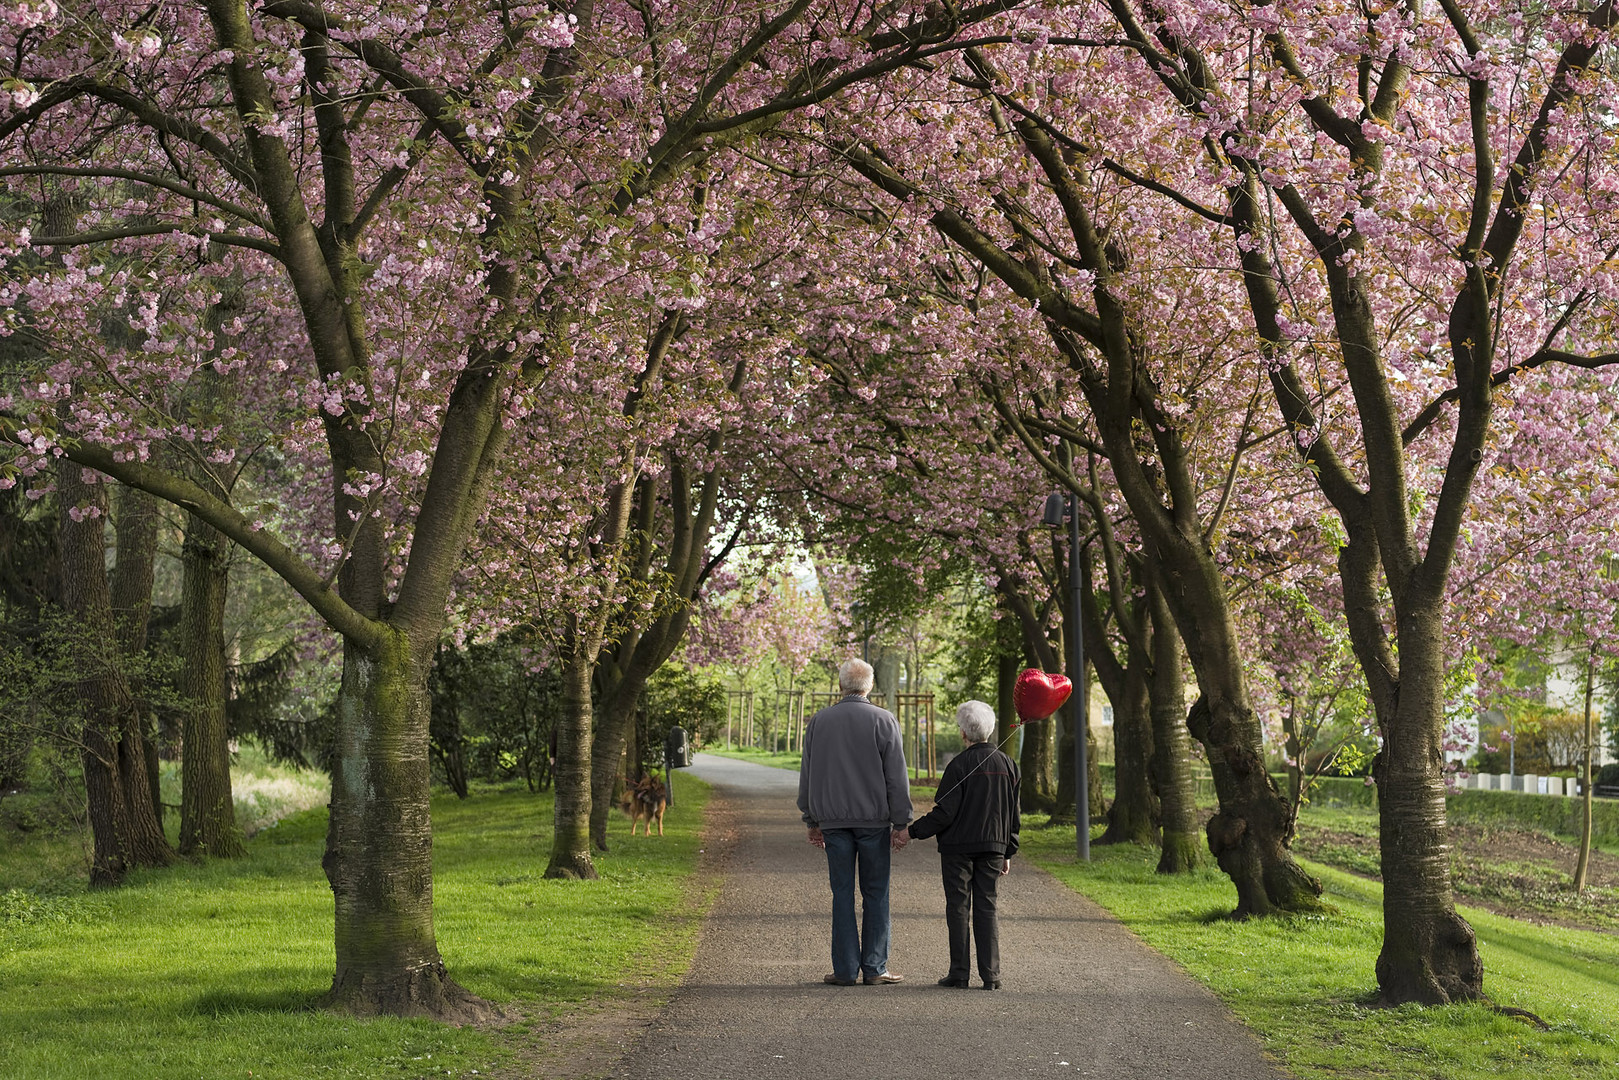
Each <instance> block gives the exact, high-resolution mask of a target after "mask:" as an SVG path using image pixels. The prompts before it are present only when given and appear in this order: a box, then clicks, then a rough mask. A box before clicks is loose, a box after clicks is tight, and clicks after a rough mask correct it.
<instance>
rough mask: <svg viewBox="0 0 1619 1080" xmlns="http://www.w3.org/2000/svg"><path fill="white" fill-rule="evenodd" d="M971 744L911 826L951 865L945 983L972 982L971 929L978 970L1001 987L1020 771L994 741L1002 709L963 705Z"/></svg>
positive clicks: (960, 721)
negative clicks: (998, 910)
mask: <svg viewBox="0 0 1619 1080" xmlns="http://www.w3.org/2000/svg"><path fill="white" fill-rule="evenodd" d="M956 726H957V727H959V728H960V729H961V738H962V741H963V742H965V743H966V745H967V749H965V750H963V751H962V752H961V753H960V754H957V755H956V756H955V757H954V758H952V759H951V761H950V764H949V765H947V766H945V770H944V776H943V777H942V778H941V779H940V780H939V798H938V801H937V802H936V803H935V804H934V806H933V809H932V811H930V812H929V813H927V814H925V815H923V816H922V817H920V818H918V819H917V820H916V821H914V822H912V823H911V826H910V830H909V831H910V834H911V836H912V837H914V838H916V839H918V840H924V839H926V838H927V837H929V836H937V837H938V838H939V862H940V863H941V864H942V867H943V870H944V921H945V925H946V926H947V927H948V928H949V931H950V973H949V974H948V975H946V976H945V977H944V978H942V979H940V980H939V985H940V986H956V987H966V986H968V985H969V983H968V973H969V970H970V968H969V966H968V964H969V961H970V960H971V959H972V954H971V952H970V951H969V937H968V927H969V925H970V926H971V930H972V935H971V936H972V937H974V938H977V939H978V974H979V977H980V978H982V979H983V980H984V989H985V990H999V989H1000V988H1001V948H1000V938H999V934H998V932H997V929H996V925H995V885H996V883H997V882H998V881H999V879H1000V877H1001V875H1002V874H1005V873H1006V872H1007V871H1009V870H1011V869H1012V856H1013V855H1016V854H1017V848H1018V826H1019V824H1020V819H1019V814H1018V769H1017V766H1016V765H1015V764H1013V762H1012V759H1011V758H1009V757H1007V756H1006V755H1005V754H1003V753H1001V752H1000V751H999V750H997V749H996V748H995V747H993V746H991V745H990V742H989V740H990V738H991V737H993V736H994V734H995V710H993V709H991V708H990V707H989V706H988V705H985V704H984V703H983V702H982V701H969V702H967V703H965V704H964V705H962V706H961V707H960V708H958V709H957V710H956Z"/></svg>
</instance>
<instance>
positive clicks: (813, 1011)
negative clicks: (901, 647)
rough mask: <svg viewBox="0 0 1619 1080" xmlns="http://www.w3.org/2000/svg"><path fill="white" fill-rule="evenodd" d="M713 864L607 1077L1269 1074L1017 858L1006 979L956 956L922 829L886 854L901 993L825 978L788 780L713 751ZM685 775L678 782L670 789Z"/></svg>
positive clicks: (1233, 1028) (1147, 961) (1155, 959)
mask: <svg viewBox="0 0 1619 1080" xmlns="http://www.w3.org/2000/svg"><path fill="white" fill-rule="evenodd" d="M691 771H692V772H694V773H696V774H697V775H698V776H700V777H702V778H703V779H704V780H707V781H708V782H709V783H711V784H713V785H714V799H713V802H712V803H711V804H710V805H711V807H712V808H713V813H714V824H713V828H714V833H713V834H712V836H713V841H714V842H715V843H718V844H720V845H722V847H721V852H720V867H721V870H722V871H723V873H724V875H725V881H724V885H723V887H722V890H721V893H720V896H719V899H718V901H717V902H716V903H715V906H714V909H713V912H712V914H711V915H710V916H709V919H708V921H707V923H706V924H705V926H704V928H703V933H702V938H701V940H700V942H699V944H698V948H697V958H696V962H695V963H694V964H693V966H692V970H691V971H690V972H689V973H688V975H687V977H686V980H685V982H684V983H683V984H682V986H681V987H680V989H679V990H678V991H677V992H676V994H675V996H674V998H673V1000H672V1001H671V1002H670V1004H669V1006H668V1008H666V1009H665V1010H664V1011H663V1013H662V1015H661V1016H660V1017H659V1018H658V1019H657V1020H656V1021H655V1022H654V1023H653V1024H652V1025H651V1026H650V1027H649V1028H648V1029H647V1030H646V1032H645V1033H644V1035H643V1036H642V1037H641V1038H640V1039H639V1040H638V1042H637V1043H636V1045H634V1046H633V1047H632V1048H631V1050H630V1052H629V1054H628V1055H627V1056H626V1057H625V1058H624V1059H623V1060H622V1061H621V1062H620V1063H619V1065H618V1067H617V1069H615V1070H614V1073H613V1075H615V1076H621V1077H626V1078H630V1080H822V1078H824V1077H849V1078H851V1080H951V1078H962V1080H975V1078H980V1077H982V1078H986V1080H987V1078H992V1077H993V1078H1001V1077H1024V1076H1034V1077H1053V1078H1055V1077H1099V1078H1107V1080H1134V1078H1138V1077H1139V1078H1142V1080H1147V1078H1151V1080H1161V1078H1172V1080H1281V1078H1284V1077H1285V1076H1286V1074H1285V1073H1284V1072H1283V1071H1281V1070H1280V1069H1279V1068H1278V1067H1277V1065H1276V1064H1275V1063H1274V1062H1273V1061H1271V1060H1269V1059H1268V1058H1266V1057H1265V1056H1264V1054H1263V1053H1262V1052H1261V1050H1260V1046H1259V1042H1258V1040H1257V1039H1255V1038H1254V1037H1253V1035H1252V1034H1251V1033H1249V1032H1248V1031H1247V1030H1246V1029H1245V1028H1243V1027H1242V1026H1241V1025H1239V1024H1238V1023H1237V1022H1236V1020H1235V1019H1233V1018H1232V1016H1231V1015H1230V1013H1228V1012H1227V1011H1226V1010H1225V1008H1224V1007H1223V1006H1221V1005H1220V1003H1219V1001H1217V1000H1216V999H1215V997H1214V996H1213V995H1212V994H1210V993H1209V992H1208V991H1206V990H1204V989H1203V988H1202V987H1201V986H1199V985H1198V984H1197V983H1196V982H1194V981H1193V980H1192V979H1190V978H1188V977H1187V976H1186V975H1184V974H1182V973H1181V972H1180V971H1179V970H1178V969H1177V968H1175V967H1174V965H1172V964H1170V963H1169V962H1168V961H1167V960H1165V959H1164V958H1163V957H1162V956H1160V955H1158V954H1157V953H1155V952H1153V951H1152V950H1150V949H1148V948H1147V947H1146V946H1145V945H1142V944H1141V943H1140V942H1139V941H1137V940H1136V939H1135V938H1134V937H1133V936H1132V935H1131V934H1130V933H1129V932H1128V931H1127V930H1125V929H1124V928H1123V927H1122V926H1120V925H1119V924H1118V923H1117V922H1115V921H1114V920H1113V919H1112V917H1111V916H1110V915H1108V914H1107V913H1106V912H1105V911H1103V910H1102V909H1101V908H1099V907H1097V906H1096V905H1094V904H1092V903H1090V902H1089V901H1088V900H1085V899H1084V898H1082V897H1080V896H1077V895H1076V894H1074V893H1072V892H1070V891H1069V890H1067V889H1065V888H1064V887H1063V886H1061V885H1060V884H1058V883H1057V882H1056V881H1055V880H1054V879H1053V878H1051V877H1050V876H1049V875H1047V874H1045V873H1043V872H1042V871H1039V870H1037V869H1035V868H1034V867H1033V865H1032V864H1030V863H1028V862H1026V861H1024V860H1014V862H1013V868H1012V873H1011V874H1010V875H1008V876H1007V877H1005V878H1002V879H1001V890H1000V895H1001V904H1000V911H1001V968H1002V978H1003V981H1004V983H1005V986H1006V988H1005V989H1004V990H1001V991H999V992H998V993H994V992H986V991H984V990H981V989H979V988H978V985H977V981H976V976H975V977H974V985H973V988H972V989H970V990H950V989H944V988H941V987H939V986H936V985H934V981H935V980H936V979H937V978H938V977H939V976H941V975H943V974H944V973H945V970H946V969H947V968H948V967H949V956H950V951H949V947H948V945H947V944H946V941H945V932H944V901H943V895H942V892H941V889H940V885H939V877H938V874H939V869H938V867H939V858H938V854H937V852H936V850H935V849H934V845H933V843H932V842H931V841H922V842H918V843H915V844H912V845H911V846H910V847H908V848H906V849H905V850H904V851H902V852H898V853H897V854H896V855H895V856H894V877H893V885H892V905H893V919H894V939H893V947H892V950H891V952H890V954H889V966H890V969H891V970H893V971H896V972H899V973H900V974H902V975H904V976H905V977H906V981H905V982H904V983H901V984H899V985H896V986H853V987H836V986H825V985H823V984H822V983H821V976H823V975H824V974H826V972H828V971H830V970H831V960H830V955H831V910H832V894H831V891H830V889H829V888H828V886H827V883H826V858H825V856H824V855H823V854H822V853H821V852H820V851H818V850H816V849H815V848H812V847H810V846H809V845H808V844H807V843H805V842H804V829H803V826H802V824H801V823H800V822H799V820H798V812H797V810H796V809H795V808H794V805H793V803H794V799H795V797H796V793H797V784H798V774H797V773H792V772H786V771H784V770H780V769H769V768H765V767H764V766H760V765H753V764H750V763H746V762H740V761H733V760H730V759H727V758H719V757H714V756H711V755H698V757H697V764H696V765H695V766H694V767H693V768H692V770H691ZM679 783H680V781H679V778H678V777H677V778H676V780H675V784H676V792H675V794H676V798H677V799H678V798H679Z"/></svg>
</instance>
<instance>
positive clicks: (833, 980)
mask: <svg viewBox="0 0 1619 1080" xmlns="http://www.w3.org/2000/svg"><path fill="white" fill-rule="evenodd" d="M821 981H822V982H824V983H826V984H827V985H828V986H853V985H854V983H855V981H854V980H853V979H840V978H838V973H837V972H835V971H834V972H832V973H831V974H830V975H827V976H824V977H823V978H822V979H821Z"/></svg>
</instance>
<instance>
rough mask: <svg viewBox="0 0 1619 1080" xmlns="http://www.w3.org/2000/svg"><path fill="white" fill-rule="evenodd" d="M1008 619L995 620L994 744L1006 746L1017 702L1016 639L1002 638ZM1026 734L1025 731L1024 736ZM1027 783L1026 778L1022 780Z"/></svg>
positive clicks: (1015, 726)
mask: <svg viewBox="0 0 1619 1080" xmlns="http://www.w3.org/2000/svg"><path fill="white" fill-rule="evenodd" d="M1008 622H1010V620H1008V619H1000V620H997V622H996V624H995V629H996V646H997V652H996V656H995V745H996V746H999V747H1001V749H1003V750H1004V749H1005V748H1006V744H1007V740H1008V739H1009V738H1010V737H1011V735H1012V733H1013V732H1014V731H1015V730H1016V729H1017V726H1018V723H1017V704H1016V702H1015V700H1014V698H1013V696H1012V691H1013V690H1014V689H1016V687H1017V677H1018V659H1019V657H1018V652H1017V643H1016V641H1015V640H1014V641H1011V642H1008V641H1005V640H1003V637H1004V635H1003V634H1002V628H1003V627H1004V626H1005V625H1006V624H1007V623H1008ZM1027 737H1028V735H1027V734H1026V733H1025V735H1024V738H1027ZM1024 783H1027V780H1025V781H1024Z"/></svg>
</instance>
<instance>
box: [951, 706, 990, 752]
mask: <svg viewBox="0 0 1619 1080" xmlns="http://www.w3.org/2000/svg"><path fill="white" fill-rule="evenodd" d="M956 726H957V727H958V728H960V729H961V737H962V738H963V739H965V740H967V742H968V743H981V742H989V739H990V736H992V735H994V734H995V710H994V709H992V708H990V707H989V706H988V705H985V704H984V703H983V702H982V701H964V702H962V703H961V704H960V705H958V706H956Z"/></svg>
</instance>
